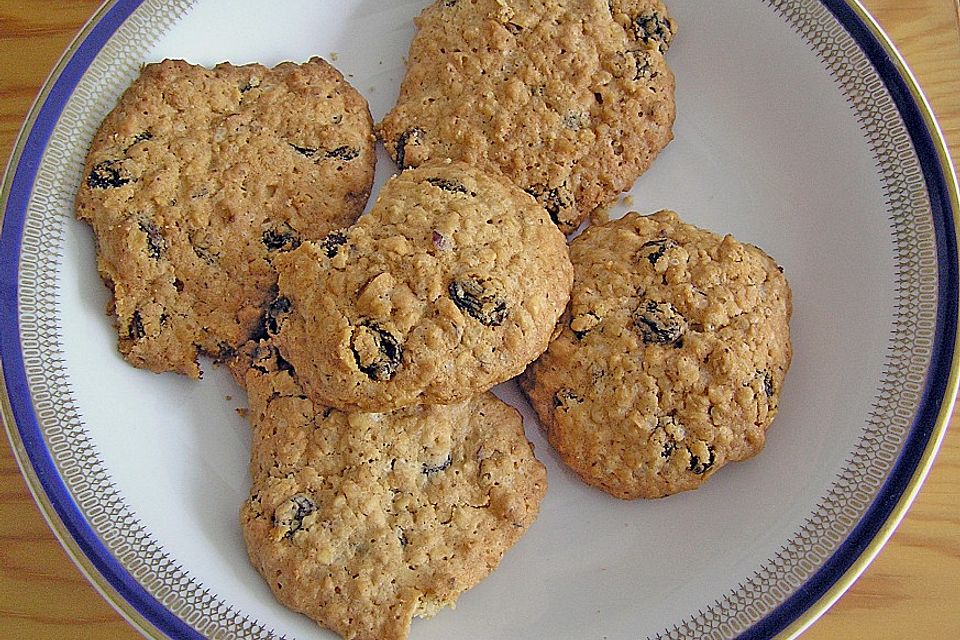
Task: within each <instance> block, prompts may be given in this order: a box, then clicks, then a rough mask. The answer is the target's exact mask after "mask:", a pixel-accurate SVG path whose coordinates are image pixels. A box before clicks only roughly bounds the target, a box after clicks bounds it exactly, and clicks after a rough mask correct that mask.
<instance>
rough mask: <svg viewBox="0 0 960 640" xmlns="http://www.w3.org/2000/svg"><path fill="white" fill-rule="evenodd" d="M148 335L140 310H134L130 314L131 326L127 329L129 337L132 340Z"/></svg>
mask: <svg viewBox="0 0 960 640" xmlns="http://www.w3.org/2000/svg"><path fill="white" fill-rule="evenodd" d="M145 335H147V332H146V331H145V330H144V328H143V318H141V317H140V311H134V312H133V315H132V316H130V328H129V329H128V330H127V337H128V338H130V339H131V340H139V339H140V338H142V337H144V336H145Z"/></svg>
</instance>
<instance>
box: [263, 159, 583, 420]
mask: <svg viewBox="0 0 960 640" xmlns="http://www.w3.org/2000/svg"><path fill="white" fill-rule="evenodd" d="M276 266H277V270H278V272H279V274H280V281H279V286H280V294H279V297H278V298H277V299H276V301H274V302H273V303H272V304H271V307H270V312H269V316H268V321H267V323H266V324H267V328H268V331H269V332H271V333H275V334H276V341H277V344H278V345H279V347H280V351H281V353H282V354H283V357H284V358H286V359H287V360H288V361H289V362H290V363H291V364H292V365H293V366H294V368H296V370H297V371H298V372H299V373H300V376H301V380H302V382H303V385H304V388H305V389H306V391H307V393H308V394H309V395H310V396H311V398H313V399H314V400H315V401H317V402H319V403H321V404H325V405H329V406H334V407H337V408H338V409H343V410H361V411H390V410H393V409H396V408H399V407H403V406H409V405H411V404H449V403H454V402H458V401H460V400H464V399H466V398H469V397H470V396H472V395H474V394H475V393H478V392H480V391H486V390H487V389H489V388H490V387H492V386H493V385H495V384H497V383H499V382H503V381H504V380H508V379H509V378H512V377H514V376H516V375H518V374H519V373H520V372H522V371H523V369H524V368H525V367H526V365H527V364H528V363H530V362H532V361H533V360H534V359H535V358H536V357H537V356H538V355H540V354H541V353H542V352H543V351H544V350H545V349H546V348H547V344H548V343H549V341H550V337H551V335H552V332H553V330H554V327H555V325H556V322H557V320H558V319H559V317H560V315H561V314H562V313H563V309H564V307H565V306H566V304H567V300H568V299H569V295H570V287H571V285H572V282H573V267H572V265H571V264H570V258H569V255H568V251H567V245H566V241H565V239H564V237H563V234H562V233H560V231H559V230H557V227H556V225H554V224H553V223H552V222H551V221H550V218H549V216H548V215H547V213H546V211H544V209H543V208H542V207H540V206H539V205H538V204H537V203H536V201H535V200H534V199H533V198H532V197H530V196H529V195H528V194H526V193H524V192H523V191H521V190H520V189H518V188H517V187H515V186H514V185H512V184H510V183H509V182H508V181H507V180H506V179H504V178H502V177H501V176H495V175H490V174H485V173H483V172H481V171H479V170H477V169H475V168H473V167H470V166H467V165H464V164H462V163H452V162H447V163H441V164H435V165H426V166H423V167H420V168H418V169H412V170H409V171H404V172H403V173H401V174H400V175H398V176H394V177H393V178H391V179H390V181H389V182H388V183H387V184H386V186H385V187H384V188H383V190H382V191H381V193H380V194H379V196H378V198H377V202H376V203H375V204H374V206H373V208H372V210H371V211H370V212H369V213H368V214H367V215H364V216H363V217H361V218H360V220H359V221H358V222H357V224H355V225H354V226H353V227H351V228H349V229H347V230H344V231H339V232H335V233H333V234H331V235H329V236H328V237H327V238H326V239H324V240H323V241H322V242H304V243H303V244H302V245H301V246H300V247H299V248H298V249H297V250H295V251H291V252H290V253H288V254H285V255H283V256H280V257H278V258H277V260H276Z"/></svg>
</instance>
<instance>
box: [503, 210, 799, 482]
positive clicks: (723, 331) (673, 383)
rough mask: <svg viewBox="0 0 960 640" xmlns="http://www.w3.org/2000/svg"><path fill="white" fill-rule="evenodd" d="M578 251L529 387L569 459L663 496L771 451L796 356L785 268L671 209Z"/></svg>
mask: <svg viewBox="0 0 960 640" xmlns="http://www.w3.org/2000/svg"><path fill="white" fill-rule="evenodd" d="M570 253H571V259H572V260H573V264H574V270H575V276H574V287H573V294H572V297H571V300H570V307H569V310H568V312H567V313H566V314H565V315H564V318H563V319H562V320H561V327H562V330H561V331H560V332H559V335H558V336H557V338H556V339H555V340H554V341H553V342H552V343H551V344H550V348H549V349H548V350H547V352H546V353H545V354H544V355H543V356H542V357H541V358H540V359H538V360H537V362H536V363H534V364H533V365H531V367H530V368H529V369H528V370H527V371H526V372H525V374H524V376H523V377H522V378H521V387H522V389H523V390H524V392H526V394H527V396H528V398H529V399H530V401H531V403H532V404H533V406H534V408H535V409H536V411H537V414H538V415H539V417H540V423H541V426H542V427H543V429H544V431H545V432H546V434H547V436H548V439H549V441H550V442H551V444H552V445H553V446H554V448H555V449H556V450H557V452H558V453H559V454H560V457H561V458H562V459H563V460H564V462H566V464H567V465H568V466H570V467H571V468H572V469H573V470H574V471H575V472H576V473H577V474H578V475H579V476H580V477H581V478H583V479H584V480H585V481H586V482H588V483H589V484H591V485H594V486H596V487H599V488H601V489H603V490H604V491H606V492H608V493H610V494H612V495H614V496H616V497H618V498H637V497H644V498H656V497H660V496H665V495H669V494H672V493H676V492H678V491H685V490H689V489H695V488H697V487H698V486H700V485H701V484H702V483H703V482H704V481H705V480H706V479H707V478H709V477H710V476H711V475H713V474H714V473H715V472H716V471H717V470H718V469H720V468H721V467H722V466H723V465H725V464H726V463H727V462H732V461H737V460H744V459H746V458H749V457H751V456H753V455H755V454H756V453H758V452H759V451H760V450H761V449H762V448H763V445H764V438H765V432H766V430H767V427H769V426H770V423H771V422H772V421H773V418H774V416H775V415H776V413H777V407H778V403H779V397H780V391H781V389H782V387H783V381H784V377H785V375H786V373H787V369H788V367H789V366H790V359H791V344H790V331H789V321H790V314H791V310H792V306H791V304H792V303H791V293H790V288H789V286H788V284H787V281H786V279H785V278H784V276H783V273H782V272H781V270H780V268H779V267H778V266H777V264H776V263H775V262H774V261H773V260H772V259H771V258H770V257H769V256H767V255H766V254H764V253H763V252H762V251H761V250H760V249H758V248H756V247H754V246H751V245H748V244H743V243H740V242H738V241H737V240H735V239H734V238H733V237H732V236H729V235H727V236H720V235H717V234H715V233H711V232H709V231H705V230H702V229H698V228H697V227H695V226H693V225H690V224H686V223H684V222H682V221H681V220H680V219H679V218H678V217H677V214H676V213H674V212H671V211H661V212H659V213H656V214H654V215H652V216H647V217H644V216H641V215H639V214H637V213H630V214H628V215H627V216H625V217H624V218H622V219H620V220H615V221H612V222H609V223H607V224H604V225H600V226H591V227H589V228H588V229H587V230H586V231H585V232H584V233H583V235H581V236H580V237H578V238H577V239H576V240H574V241H573V242H572V244H571V246H570Z"/></svg>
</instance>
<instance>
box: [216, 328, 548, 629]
mask: <svg viewBox="0 0 960 640" xmlns="http://www.w3.org/2000/svg"><path fill="white" fill-rule="evenodd" d="M244 352H245V353H243V354H242V356H241V357H240V358H238V359H237V360H236V361H235V363H234V364H233V368H234V371H235V375H238V376H239V377H241V378H242V379H243V381H244V384H245V386H246V388H247V391H248V393H249V398H250V409H249V417H250V420H251V422H252V424H253V451H252V459H251V463H250V473H251V476H252V478H253V485H252V488H251V491H250V497H249V499H248V500H247V501H246V502H245V503H244V505H243V507H242V509H241V515H240V520H241V525H242V529H243V535H244V538H245V540H246V544H247V549H248V552H249V555H250V559H251V561H252V562H253V565H254V566H255V567H256V569H257V570H258V571H259V572H260V573H261V574H262V575H263V577H264V579H266V581H267V582H268V583H269V585H270V587H271V589H272V590H273V592H274V594H275V595H276V597H277V599H278V600H279V601H280V602H282V603H283V604H284V605H285V606H287V607H290V608H291V609H293V610H295V611H298V612H301V613H304V614H306V615H307V616H309V617H310V618H312V619H314V620H315V621H316V622H318V623H319V624H320V625H322V626H324V627H327V628H329V629H332V630H333V631H336V632H337V633H339V634H340V635H342V636H343V637H344V638H359V639H364V640H392V639H398V638H405V637H406V636H407V633H408V631H409V629H410V622H411V619H412V617H413V616H418V617H430V616H432V615H433V614H435V613H436V612H437V611H438V610H440V609H441V608H442V607H444V606H448V605H452V604H453V603H454V601H455V600H456V599H457V597H458V596H459V594H460V593H462V592H463V591H465V590H466V589H469V588H470V587H472V586H474V585H475V584H476V583H477V582H479V581H480V580H482V579H483V578H484V577H485V576H487V575H488V574H489V573H490V572H491V571H493V569H495V568H496V567H497V565H498V564H499V563H500V560H501V558H502V557H503V554H504V553H505V552H506V551H507V549H509V548H510V547H511V546H512V545H513V544H514V543H515V542H516V541H517V540H518V539H519V538H520V537H521V536H522V535H523V533H524V532H525V531H526V529H527V528H528V527H529V526H530V525H531V524H532V523H533V521H534V520H535V519H536V517H537V514H538V510H539V505H540V502H541V500H542V499H543V496H544V493H545V491H546V488H547V478H546V470H545V469H544V467H543V465H542V464H540V462H539V461H538V460H537V459H536V458H535V457H534V455H533V448H532V445H531V444H530V443H529V442H528V441H527V439H526V437H525V436H524V433H523V424H522V420H521V418H520V415H519V414H518V413H517V411H516V410H515V409H513V408H511V407H509V406H508V405H506V404H504V403H503V402H501V401H500V400H498V399H497V398H496V397H495V396H493V394H491V393H483V394H480V395H478V396H476V397H474V398H472V399H470V400H468V401H466V402H464V403H462V404H456V405H447V406H429V407H427V406H419V407H412V408H407V409H403V410H401V411H398V412H396V413H393V414H361V413H354V414H347V413H343V412H340V411H337V410H334V409H328V408H325V407H323V406H321V405H317V404H314V403H313V402H311V401H310V400H309V399H307V398H306V397H305V396H304V395H303V389H302V387H301V386H300V382H299V380H298V376H297V375H296V373H295V372H294V371H293V370H292V369H290V367H289V365H288V364H287V363H285V362H283V360H282V359H279V360H278V358H277V355H276V352H275V350H274V349H273V348H272V347H271V346H270V345H269V344H267V343H266V342H261V343H259V344H251V345H249V346H248V347H247V348H245V349H244ZM238 368H241V370H240V371H237V369H238Z"/></svg>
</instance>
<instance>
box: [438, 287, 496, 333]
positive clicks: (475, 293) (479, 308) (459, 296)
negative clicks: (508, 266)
mask: <svg viewBox="0 0 960 640" xmlns="http://www.w3.org/2000/svg"><path fill="white" fill-rule="evenodd" d="M492 289H493V285H492V284H491V283H490V282H487V281H485V280H481V279H480V278H475V277H472V276H468V277H466V278H463V279H461V280H454V281H453V282H451V283H450V286H449V287H447V292H448V293H449V294H450V298H451V299H452V300H453V303H454V304H455V305H457V306H458V307H459V308H460V310H461V311H463V312H464V313H466V314H467V315H469V316H471V317H473V318H475V319H476V320H477V321H478V322H479V323H480V324H482V325H484V326H487V327H499V326H500V325H501V324H503V321H504V320H506V319H507V303H506V301H505V300H504V299H503V298H501V297H500V296H499V295H497V293H496V292H494V291H492Z"/></svg>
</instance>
